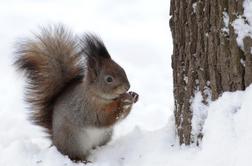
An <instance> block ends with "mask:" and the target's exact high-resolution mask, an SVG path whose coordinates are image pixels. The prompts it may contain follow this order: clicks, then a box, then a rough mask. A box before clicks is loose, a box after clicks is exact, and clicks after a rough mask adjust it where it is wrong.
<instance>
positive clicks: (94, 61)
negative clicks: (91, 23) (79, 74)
mask: <svg viewBox="0 0 252 166" xmlns="http://www.w3.org/2000/svg"><path fill="white" fill-rule="evenodd" d="M80 47H81V51H82V52H83V53H84V55H85V56H86V58H87V67H88V70H89V72H90V73H91V72H92V73H93V74H92V75H94V76H97V75H98V74H99V71H100V70H101V66H102V62H103V61H104V59H111V57H110V55H109V53H108V51H107V49H106V47H105V45H104V43H103V41H102V40H101V39H100V38H99V37H98V36H96V35H94V34H90V33H87V34H84V35H83V36H82V38H81V39H80Z"/></svg>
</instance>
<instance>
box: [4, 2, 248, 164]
mask: <svg viewBox="0 0 252 166" xmlns="http://www.w3.org/2000/svg"><path fill="white" fill-rule="evenodd" d="M245 3H248V4H247V6H249V5H251V3H250V1H245ZM245 11H246V12H245V14H246V16H249V12H248V11H249V9H248V8H247V9H246V10H245ZM168 14H169V2H168V1H166V0H160V1H159V3H157V2H154V1H144V0H136V1H133V0H130V1H123V0H122V1H112V0H107V1H98V0H93V1H87V0H74V1H66V0H61V1H60V0H55V1H34V0H26V1H24V0H19V1H17V0H9V1H2V2H0V23H1V32H0V37H1V38H0V50H1V54H0V69H1V70H0V74H1V76H2V77H1V81H0V94H1V95H0V119H1V121H0V140H1V141H0V165H1V166H35V165H36V166H37V165H39V166H63V165H64V166H77V165H79V166H80V165H84V164H82V163H73V162H72V161H71V160H70V159H69V158H68V157H67V156H64V155H62V154H60V153H59V152H58V151H57V149H56V148H55V147H54V146H51V142H50V140H49V139H47V138H46V137H45V136H46V134H45V133H44V132H43V129H41V128H40V127H37V126H34V125H32V124H31V123H30V122H29V121H28V120H27V119H28V112H29V108H28V107H27V105H26V104H25V103H24V102H23V100H22V98H23V84H24V81H23V79H22V78H23V76H22V75H18V74H17V73H16V72H15V70H14V68H13V66H12V65H11V64H12V63H13V54H14V51H15V50H14V44H15V41H16V40H17V39H19V38H22V37H24V36H30V35H31V34H32V33H31V32H34V31H35V32H36V30H37V27H38V25H47V24H50V23H57V22H62V23H64V24H66V25H67V26H68V27H70V28H72V29H73V30H74V31H75V32H77V33H82V32H86V31H91V32H95V33H97V34H99V35H100V36H101V37H102V38H103V40H104V42H105V44H106V45H107V47H108V50H109V52H110V53H111V55H112V57H113V58H114V59H115V60H116V61H117V62H118V63H119V64H120V65H122V66H123V67H124V68H125V70H126V72H127V74H128V77H129V80H130V82H131V90H134V91H136V92H138V93H139V95H140V100H139V102H138V103H137V104H136V105H135V107H134V108H133V110H132V112H131V114H130V115H129V116H128V118H127V119H126V120H124V121H123V122H121V123H120V124H118V125H117V126H116V130H115V133H114V136H113V139H112V141H111V142H109V143H108V144H107V145H105V146H103V147H99V148H97V149H95V150H93V151H92V152H91V155H90V158H89V159H90V160H91V161H93V163H89V164H88V165H90V166H138V165H144V166H153V165H155V166H165V165H171V166H185V165H188V166H190V165H193V166H202V165H204V166H208V165H209V166H223V165H232V166H240V165H242V166H250V165H251V163H252V158H251V153H252V143H251V139H252V132H251V131H252V121H251V118H252V111H251V108H252V103H251V98H252V86H250V87H248V88H247V89H246V91H244V92H242V91H238V92H233V93H230V92H226V93H224V94H223V95H222V97H220V98H219V99H218V100H217V101H214V102H211V103H209V105H203V104H202V96H201V94H200V93H196V95H195V98H194V99H192V102H193V105H192V107H193V108H194V110H195V111H194V118H195V119H196V120H195V121H194V132H195V133H198V132H199V131H202V132H203V134H204V137H203V140H202V142H201V144H200V146H199V147H196V146H195V145H192V146H189V147H186V146H179V145H178V140H177V138H176V134H175V126H174V118H173V116H172V112H173V102H174V101H173V93H172V90H173V89H172V70H171V67H170V64H171V60H170V55H171V53H172V42H171V35H170V32H169V21H168V18H169V16H168ZM250 18H251V14H250ZM248 28H249V27H248ZM238 36H239V35H238ZM202 127H203V128H202Z"/></svg>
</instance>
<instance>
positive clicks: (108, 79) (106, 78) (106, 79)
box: [105, 75, 114, 84]
mask: <svg viewBox="0 0 252 166" xmlns="http://www.w3.org/2000/svg"><path fill="white" fill-rule="evenodd" d="M113 80H114V79H113V77H112V76H110V75H108V76H106V77H105V81H106V82H107V83H108V84H110V83H112V82H113Z"/></svg>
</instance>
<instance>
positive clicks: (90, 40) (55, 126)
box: [15, 25, 138, 161]
mask: <svg viewBox="0 0 252 166" xmlns="http://www.w3.org/2000/svg"><path fill="white" fill-rule="evenodd" d="M15 65H16V66H17V68H18V69H19V70H21V71H24V72H25V75H26V77H27V86H26V93H25V95H26V100H27V102H28V103H30V106H31V109H32V110H33V111H32V112H31V119H32V121H33V122H34V123H35V124H37V125H40V126H42V127H44V128H45V129H46V130H47V132H48V133H49V135H50V138H51V139H52V143H53V145H55V146H56V147H57V149H58V150H59V151H60V152H61V153H63V154H65V155H68V156H69V158H70V159H72V160H76V161H79V160H81V161H85V160H87V156H88V154H89V152H90V150H91V149H93V148H95V147H96V146H100V145H104V144H106V143H107V142H108V141H109V140H110V139H111V135H112V132H113V126H114V124H115V123H116V122H118V121H120V120H121V119H124V118H125V117H127V115H128V114H129V112H130V110H131V108H132V105H133V104H134V103H136V102H137V100H138V94H137V93H135V92H128V90H129V88H130V84H129V81H128V79H127V76H126V73H125V71H124V70H123V69H122V68H121V67H120V66H119V65H118V64H117V63H116V62H114V61H113V60H112V59H111V56H110V55H109V53H108V51H107V49H106V47H105V45H104V43H103V42H102V40H101V39H100V38H99V37H97V36H96V35H93V34H84V35H82V36H76V35H74V34H73V33H72V32H70V31H69V30H67V29H66V28H65V27H64V26H62V25H57V26H52V27H48V28H42V29H41V33H40V34H36V35H35V37H34V38H31V39H27V40H25V41H22V42H20V43H19V45H18V48H17V59H16V61H15Z"/></svg>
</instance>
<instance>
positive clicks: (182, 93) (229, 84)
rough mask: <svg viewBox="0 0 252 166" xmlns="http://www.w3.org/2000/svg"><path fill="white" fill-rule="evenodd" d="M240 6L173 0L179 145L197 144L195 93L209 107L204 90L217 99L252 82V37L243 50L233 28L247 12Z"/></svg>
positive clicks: (234, 0)
mask: <svg viewBox="0 0 252 166" xmlns="http://www.w3.org/2000/svg"><path fill="white" fill-rule="evenodd" d="M242 5H243V1H242V0H171V8H170V15H171V19H170V28H171V31H172V38H173V54H172V68H173V82H174V98H175V100H174V101H175V110H174V114H175V123H176V128H177V135H178V138H179V141H180V144H186V145H189V144H191V143H192V142H193V140H192V133H191V131H192V126H191V120H192V116H193V110H192V108H191V103H192V99H193V97H194V94H195V92H196V91H200V92H201V94H202V96H203V101H202V102H203V103H205V104H207V100H206V99H207V98H208V97H209V96H208V93H206V92H205V89H206V88H208V89H210V91H211V100H215V99H217V98H218V97H219V96H220V95H221V94H222V93H223V92H224V91H236V90H244V89H245V87H247V86H248V85H249V84H250V83H251V82H252V56H251V51H250V49H251V46H252V39H251V38H249V37H247V38H245V39H244V47H245V48H244V51H242V50H241V49H240V48H239V47H238V45H237V42H236V37H237V35H236V34H235V31H234V28H233V26H232V24H231V23H232V22H233V21H234V20H235V19H236V18H237V16H238V15H242V14H243V6H242ZM225 14H226V15H227V16H228V17H229V23H228V25H227V27H226V29H227V30H224V29H223V28H224V27H225V22H224V20H223V18H224V15H225ZM241 61H245V65H244V64H243V63H241ZM198 137H201V134H199V135H198Z"/></svg>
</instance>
